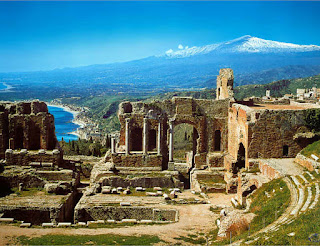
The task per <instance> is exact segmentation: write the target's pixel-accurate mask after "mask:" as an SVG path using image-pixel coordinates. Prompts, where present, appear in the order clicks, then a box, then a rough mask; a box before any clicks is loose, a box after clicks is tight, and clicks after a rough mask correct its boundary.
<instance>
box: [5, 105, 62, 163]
mask: <svg viewBox="0 0 320 246" xmlns="http://www.w3.org/2000/svg"><path fill="white" fill-rule="evenodd" d="M9 142H10V146H9ZM56 145H57V139H56V136H55V126H54V118H53V116H52V115H51V114H49V113H48V108H47V105H46V104H45V103H44V102H39V101H32V102H19V103H1V104H0V158H4V153H5V150H6V149H8V148H11V149H30V150H35V149H49V150H52V149H54V148H55V147H56Z"/></svg>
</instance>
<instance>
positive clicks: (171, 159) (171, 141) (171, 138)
mask: <svg viewBox="0 0 320 246" xmlns="http://www.w3.org/2000/svg"><path fill="white" fill-rule="evenodd" d="M169 162H173V120H170V121H169Z"/></svg>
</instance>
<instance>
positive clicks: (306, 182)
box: [299, 174, 309, 184]
mask: <svg viewBox="0 0 320 246" xmlns="http://www.w3.org/2000/svg"><path fill="white" fill-rule="evenodd" d="M299 177H300V178H301V179H302V180H303V181H304V183H305V184H309V181H308V180H307V179H306V178H305V176H303V175H302V174H300V175H299Z"/></svg>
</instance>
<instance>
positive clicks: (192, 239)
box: [174, 234, 207, 245]
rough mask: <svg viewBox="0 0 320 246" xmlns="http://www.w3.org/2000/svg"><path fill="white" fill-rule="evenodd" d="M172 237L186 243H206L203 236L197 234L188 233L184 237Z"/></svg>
mask: <svg viewBox="0 0 320 246" xmlns="http://www.w3.org/2000/svg"><path fill="white" fill-rule="evenodd" d="M174 239H175V240H179V241H183V242H186V243H191V244H196V245H203V244H206V242H207V240H206V238H205V237H203V236H200V235H197V234H188V235H187V236H186V237H185V236H180V237H175V238H174ZM182 244H183V243H182Z"/></svg>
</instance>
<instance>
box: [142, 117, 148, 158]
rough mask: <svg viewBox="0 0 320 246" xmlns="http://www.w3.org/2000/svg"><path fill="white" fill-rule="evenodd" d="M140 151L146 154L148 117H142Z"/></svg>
mask: <svg viewBox="0 0 320 246" xmlns="http://www.w3.org/2000/svg"><path fill="white" fill-rule="evenodd" d="M142 151H143V154H144V155H147V154H148V119H147V118H144V119H143V146H142Z"/></svg>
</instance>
